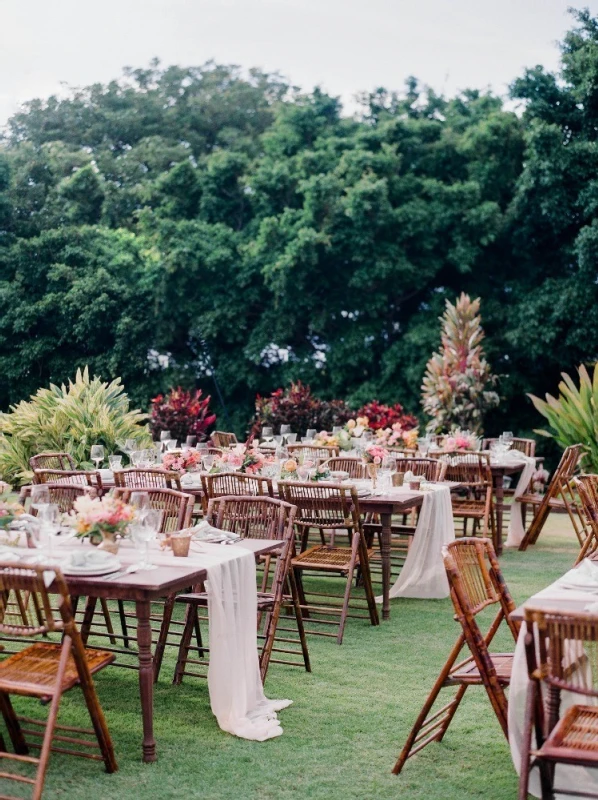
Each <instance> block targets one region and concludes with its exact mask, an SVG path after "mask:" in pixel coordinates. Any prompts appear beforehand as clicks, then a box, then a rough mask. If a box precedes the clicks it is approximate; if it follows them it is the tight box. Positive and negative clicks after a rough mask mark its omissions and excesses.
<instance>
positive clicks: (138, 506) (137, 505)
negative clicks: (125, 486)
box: [129, 492, 151, 520]
mask: <svg viewBox="0 0 598 800" xmlns="http://www.w3.org/2000/svg"><path fill="white" fill-rule="evenodd" d="M129 503H130V504H131V505H132V506H133V508H134V509H135V517H136V518H137V519H138V520H143V519H144V518H145V517H146V515H147V513H148V512H149V511H150V510H151V507H150V499H149V495H148V493H147V492H131V497H130V499H129Z"/></svg>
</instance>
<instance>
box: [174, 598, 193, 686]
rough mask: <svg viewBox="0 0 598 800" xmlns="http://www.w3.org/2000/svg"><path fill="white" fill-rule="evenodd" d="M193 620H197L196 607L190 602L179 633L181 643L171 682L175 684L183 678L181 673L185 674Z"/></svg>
mask: <svg viewBox="0 0 598 800" xmlns="http://www.w3.org/2000/svg"><path fill="white" fill-rule="evenodd" d="M195 622H197V608H196V607H195V606H194V605H193V604H192V603H189V605H188V606H187V611H186V613H185V626H184V628H183V633H182V634H181V643H180V644H179V654H178V656H177V661H176V667H175V669H174V678H173V679H172V682H173V683H174V684H175V685H176V686H178V685H179V684H180V683H181V681H182V680H183V675H184V674H185V664H186V663H187V659H188V657H189V648H190V647H191V636H192V635H193V629H194V627H195Z"/></svg>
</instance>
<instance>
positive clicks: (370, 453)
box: [363, 442, 389, 467]
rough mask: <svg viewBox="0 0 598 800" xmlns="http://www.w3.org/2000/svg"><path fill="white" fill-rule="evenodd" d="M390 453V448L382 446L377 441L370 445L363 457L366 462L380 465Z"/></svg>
mask: <svg viewBox="0 0 598 800" xmlns="http://www.w3.org/2000/svg"><path fill="white" fill-rule="evenodd" d="M388 455H389V453H388V450H387V449H386V448H385V447H381V445H379V444H377V443H376V442H374V443H373V444H370V445H368V447H366V448H365V450H364V451H363V459H364V461H365V462H366V464H375V465H376V466H378V467H379V466H380V465H381V464H382V462H383V460H384V459H385V458H387V457H388Z"/></svg>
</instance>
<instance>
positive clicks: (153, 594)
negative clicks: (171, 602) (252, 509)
mask: <svg viewBox="0 0 598 800" xmlns="http://www.w3.org/2000/svg"><path fill="white" fill-rule="evenodd" d="M222 546H223V547H224V546H226V545H222ZM232 546H234V547H243V548H246V549H248V550H251V551H252V552H253V553H254V554H255V558H256V560H257V559H259V558H261V557H262V556H266V555H271V554H274V553H276V552H277V551H278V550H280V547H281V542H280V541H278V540H274V539H242V540H240V541H239V542H237V543H236V544H235V545H232ZM118 558H119V560H120V562H121V564H122V567H123V568H126V567H127V566H129V565H130V564H133V563H135V562H136V561H137V560H138V558H139V554H138V553H137V552H136V550H135V549H134V548H132V547H131V548H124V547H121V548H120V550H119V553H118ZM178 560H179V561H180V564H178V563H177V564H172V565H168V566H164V565H158V566H157V567H156V568H155V569H152V570H142V569H140V570H139V571H138V572H134V573H128V574H125V575H121V576H120V577H118V578H116V579H115V578H114V577H112V578H111V576H110V574H108V575H103V576H93V577H92V576H86V577H83V576H78V575H77V576H76V575H65V576H64V577H65V579H66V582H67V585H68V589H69V592H70V594H71V596H72V597H88V598H98V599H100V598H102V599H105V600H127V601H133V602H134V603H135V611H136V613H135V617H136V620H137V650H138V660H139V696H140V700H141V715H142V722H143V741H142V755H143V761H145V762H150V761H156V758H157V753H156V740H155V737H154V668H153V653H152V629H151V623H150V604H151V603H152V602H153V601H156V600H158V599H160V598H164V597H167V596H168V595H171V594H175V593H176V592H181V591H184V590H185V589H187V588H188V587H190V586H194V585H195V584H197V583H201V582H203V581H205V580H206V578H207V570H206V569H205V568H204V567H200V566H198V565H197V563H192V562H191V560H188V559H186V558H180V559H178ZM51 591H52V587H51V586H50V592H51ZM89 623H90V620H88V621H86V620H85V619H84V621H83V624H82V626H81V630H82V634H85V626H86V624H87V626H89Z"/></svg>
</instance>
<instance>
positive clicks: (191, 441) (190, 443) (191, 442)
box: [185, 435, 197, 447]
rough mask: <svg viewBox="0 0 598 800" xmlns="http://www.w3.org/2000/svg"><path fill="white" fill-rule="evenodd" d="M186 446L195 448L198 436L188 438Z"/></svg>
mask: <svg viewBox="0 0 598 800" xmlns="http://www.w3.org/2000/svg"><path fill="white" fill-rule="evenodd" d="M185 444H186V445H187V446H188V447H195V445H196V444H197V436H193V435H191V436H187V438H186V439H185Z"/></svg>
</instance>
